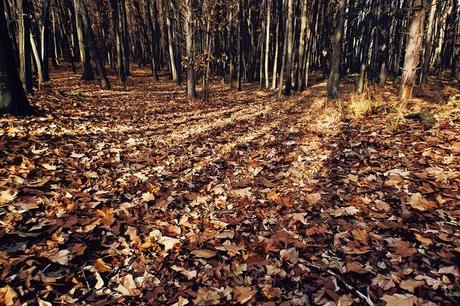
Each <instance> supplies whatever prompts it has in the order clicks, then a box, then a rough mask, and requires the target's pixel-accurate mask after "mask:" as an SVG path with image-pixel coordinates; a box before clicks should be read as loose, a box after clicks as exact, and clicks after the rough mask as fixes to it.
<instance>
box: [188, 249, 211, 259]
mask: <svg viewBox="0 0 460 306" xmlns="http://www.w3.org/2000/svg"><path fill="white" fill-rule="evenodd" d="M190 253H191V254H192V255H193V256H195V257H198V258H206V259H207V258H212V257H214V256H216V255H217V253H216V252H214V251H212V250H194V251H191V252H190Z"/></svg>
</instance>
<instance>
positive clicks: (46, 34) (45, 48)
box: [40, 0, 51, 82]
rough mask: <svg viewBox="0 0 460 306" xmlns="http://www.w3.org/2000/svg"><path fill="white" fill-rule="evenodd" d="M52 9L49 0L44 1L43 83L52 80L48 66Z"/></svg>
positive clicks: (42, 39)
mask: <svg viewBox="0 0 460 306" xmlns="http://www.w3.org/2000/svg"><path fill="white" fill-rule="evenodd" d="M49 15H50V8H49V0H43V3H42V19H43V26H42V29H41V33H40V34H41V35H40V39H41V44H40V46H41V54H40V60H41V66H42V71H43V81H45V82H48V81H49V80H50V76H49V64H48V57H49V42H50V30H51V29H50V16H49Z"/></svg>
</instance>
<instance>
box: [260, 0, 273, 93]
mask: <svg viewBox="0 0 460 306" xmlns="http://www.w3.org/2000/svg"><path fill="white" fill-rule="evenodd" d="M270 8H271V0H267V22H266V24H265V63H264V67H265V88H267V89H268V88H269V86H270V84H269V83H270V74H269V73H270V71H269V67H268V65H269V56H270V18H271V10H270ZM260 64H261V65H262V63H260Z"/></svg>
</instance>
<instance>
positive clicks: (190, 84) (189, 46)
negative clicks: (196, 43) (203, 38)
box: [185, 0, 196, 98]
mask: <svg viewBox="0 0 460 306" xmlns="http://www.w3.org/2000/svg"><path fill="white" fill-rule="evenodd" d="M192 18H193V7H192V0H186V3H185V48H186V53H187V96H188V97H189V98H195V96H196V92H195V69H194V68H193V65H194V57H193V24H192Z"/></svg>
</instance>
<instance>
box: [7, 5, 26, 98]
mask: <svg viewBox="0 0 460 306" xmlns="http://www.w3.org/2000/svg"><path fill="white" fill-rule="evenodd" d="M17 4H18V7H19V29H18V30H19V76H20V78H21V81H22V84H23V86H24V90H25V91H26V92H27V93H30V92H32V86H33V84H32V62H31V59H32V57H31V45H30V33H31V31H30V19H29V18H30V13H31V12H30V10H31V7H30V2H29V0H18V2H17ZM6 29H8V28H6Z"/></svg>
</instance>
